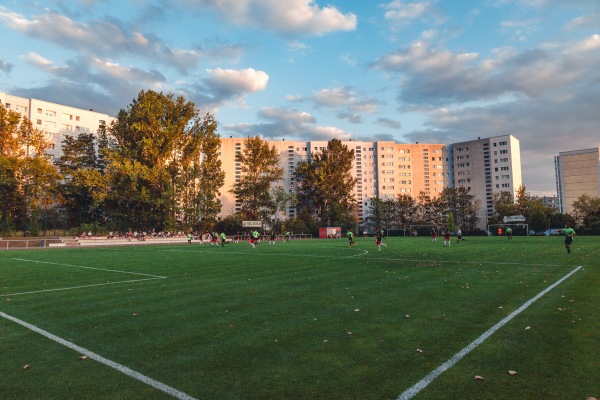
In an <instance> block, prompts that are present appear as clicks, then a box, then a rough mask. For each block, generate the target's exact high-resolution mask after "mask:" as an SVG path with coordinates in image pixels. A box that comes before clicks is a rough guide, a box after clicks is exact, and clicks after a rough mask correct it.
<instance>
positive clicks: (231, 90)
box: [205, 68, 269, 95]
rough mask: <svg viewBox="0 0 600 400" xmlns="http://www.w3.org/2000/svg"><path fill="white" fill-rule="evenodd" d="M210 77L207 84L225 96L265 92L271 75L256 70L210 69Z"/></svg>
mask: <svg viewBox="0 0 600 400" xmlns="http://www.w3.org/2000/svg"><path fill="white" fill-rule="evenodd" d="M206 72H207V73H208V74H209V75H210V77H209V78H207V79H205V82H206V83H207V84H208V85H209V86H210V87H212V88H214V89H215V90H217V91H218V92H220V93H222V94H225V95H236V94H242V93H252V92H258V91H262V90H265V89H266V87H267V82H268V81H269V75H267V73H266V72H264V71H257V70H255V69H254V68H247V69H241V70H237V69H222V68H216V69H208V70H206Z"/></svg>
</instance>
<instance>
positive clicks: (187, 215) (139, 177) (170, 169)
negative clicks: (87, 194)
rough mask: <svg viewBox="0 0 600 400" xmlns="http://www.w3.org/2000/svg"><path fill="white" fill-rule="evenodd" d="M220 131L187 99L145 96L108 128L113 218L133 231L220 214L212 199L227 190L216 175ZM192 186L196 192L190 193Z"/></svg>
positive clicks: (170, 226) (178, 224) (173, 226)
mask: <svg viewBox="0 0 600 400" xmlns="http://www.w3.org/2000/svg"><path fill="white" fill-rule="evenodd" d="M215 131H216V123H215V122H214V119H213V118H212V116H210V115H209V114H207V115H206V116H205V117H201V116H200V114H199V111H198V110H196V108H195V105H194V103H192V102H189V101H186V100H185V99H184V98H183V97H182V96H180V97H177V98H176V97H175V96H174V95H173V94H168V95H165V94H163V93H157V92H154V91H147V92H144V91H142V92H140V93H139V95H138V97H137V98H136V99H134V100H133V102H132V103H131V104H130V105H129V106H128V107H127V109H122V110H120V111H119V113H118V115H117V119H116V121H115V122H114V123H113V124H112V125H111V126H110V127H109V128H108V133H109V134H110V137H111V141H110V146H109V150H108V151H107V152H106V156H105V157H106V160H107V173H108V175H109V177H110V181H111V191H110V195H109V197H108V199H107V200H108V204H109V211H110V213H111V215H113V216H118V218H119V219H121V220H122V224H123V225H127V226H128V227H131V226H138V227H140V228H142V227H146V228H150V227H155V228H159V229H177V228H178V227H179V228H183V224H184V223H190V221H192V220H193V219H194V218H195V217H196V216H199V215H206V214H211V215H212V214H214V211H213V209H214V208H216V207H218V206H220V205H219V203H218V202H215V201H214V199H213V198H212V197H211V196H212V194H214V193H216V192H217V191H218V189H219V187H220V186H219V185H222V180H221V179H219V176H220V177H221V178H222V175H220V174H218V173H216V174H212V170H213V169H217V171H218V166H219V163H218V162H215V157H214V151H213V149H214V141H215V140H216V138H218V136H216V133H215ZM203 149H205V150H207V154H208V155H207V159H208V164H209V166H207V168H206V171H208V172H206V173H204V174H203V171H202V167H201V166H200V167H198V165H197V164H201V160H200V155H201V153H202V150H203ZM211 174H212V175H211ZM190 182H194V184H193V185H190ZM198 182H199V183H198ZM211 185H213V186H211ZM190 187H192V191H191V192H190V191H185V190H184V189H187V188H190ZM181 191H184V193H183V194H181ZM202 196H204V197H203V198H202ZM206 199H208V200H207V201H205V200H206ZM210 202H212V203H210ZM190 204H193V205H194V207H190ZM207 204H208V205H207ZM201 206H203V207H204V206H206V207H207V208H208V210H209V211H206V210H204V211H203V210H202V209H201ZM182 215H183V218H182Z"/></svg>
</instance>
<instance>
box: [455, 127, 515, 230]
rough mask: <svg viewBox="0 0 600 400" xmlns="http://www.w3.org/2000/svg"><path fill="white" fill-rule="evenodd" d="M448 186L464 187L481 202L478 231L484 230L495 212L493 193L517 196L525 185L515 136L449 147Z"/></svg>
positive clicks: (503, 136) (486, 139)
mask: <svg viewBox="0 0 600 400" xmlns="http://www.w3.org/2000/svg"><path fill="white" fill-rule="evenodd" d="M445 155H446V160H447V173H448V174H449V175H447V180H448V186H449V187H457V188H458V187H465V188H467V189H469V190H470V192H471V194H473V195H475V198H476V199H477V200H478V202H479V211H478V213H477V216H478V217H479V228H481V229H485V227H486V226H487V223H488V219H489V217H491V215H492V214H493V212H494V203H493V199H494V194H495V193H498V192H509V193H511V194H512V195H513V198H514V197H515V195H516V192H517V190H518V189H519V187H520V186H521V185H522V183H523V181H522V179H523V178H522V174H521V149H520V144H519V140H518V139H517V138H515V137H514V136H513V135H502V136H494V137H491V138H484V139H481V138H477V140H471V141H467V142H460V143H454V144H452V145H448V146H447V148H446V153H445Z"/></svg>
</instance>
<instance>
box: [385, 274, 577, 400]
mask: <svg viewBox="0 0 600 400" xmlns="http://www.w3.org/2000/svg"><path fill="white" fill-rule="evenodd" d="M581 268H582V266H579V267H577V268H575V269H574V270H573V271H571V272H569V273H568V274H567V275H565V276H563V277H562V278H561V279H559V280H558V281H556V282H555V283H554V284H552V285H550V286H548V287H547V288H546V289H544V290H543V291H541V292H540V293H538V294H537V295H536V296H534V297H532V298H531V299H530V300H528V301H527V302H526V303H525V304H523V305H522V306H521V307H519V308H517V309H516V310H515V311H513V312H512V313H510V314H509V315H507V316H506V317H505V318H504V319H503V320H501V321H500V322H498V323H497V324H496V325H494V326H492V327H491V328H490V329H488V330H487V331H485V333H483V334H482V335H481V336H479V337H478V338H477V339H475V340H474V341H473V342H471V343H470V344H469V345H468V346H467V347H465V348H464V349H462V350H461V351H459V352H458V353H456V354H455V355H454V356H452V358H450V359H449V360H448V361H446V362H445V363H443V364H442V365H440V366H439V367H437V368H436V369H434V370H433V371H431V372H430V373H429V374H428V375H427V376H426V377H425V378H423V379H421V380H420V381H419V382H417V383H416V384H414V385H413V386H412V387H410V388H409V389H407V390H406V391H404V392H403V393H402V394H401V395H400V396H398V398H397V400H409V399H412V398H413V397H414V396H416V395H417V393H419V392H420V391H421V390H423V389H425V388H426V387H427V386H428V385H429V384H430V383H431V382H433V381H434V380H435V379H436V378H437V377H438V376H440V375H441V374H443V373H444V372H445V371H447V370H448V369H450V368H452V367H453V366H454V365H455V364H456V363H458V362H459V361H460V360H461V359H462V358H463V357H465V356H466V355H467V354H469V353H470V352H471V351H473V350H474V349H475V348H476V347H477V346H479V345H480V344H481V343H483V342H484V341H485V340H486V339H487V338H489V337H490V336H492V335H493V334H494V333H495V332H496V331H497V330H498V329H500V328H502V327H503V326H504V325H506V324H507V323H508V322H509V321H510V320H512V319H513V318H514V317H516V316H517V315H519V314H520V313H521V312H523V311H524V310H525V309H527V308H528V307H529V306H531V305H532V304H533V303H534V302H535V301H537V300H538V299H540V298H541V297H542V296H544V295H545V294H546V293H548V292H549V291H551V290H552V289H554V288H555V287H557V286H558V285H560V284H561V283H563V282H564V281H565V280H567V279H568V278H569V277H571V275H573V274H574V273H575V272H577V271H579V270H580V269H581Z"/></svg>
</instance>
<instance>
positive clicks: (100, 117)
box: [0, 92, 114, 158]
mask: <svg viewBox="0 0 600 400" xmlns="http://www.w3.org/2000/svg"><path fill="white" fill-rule="evenodd" d="M0 102H1V103H2V104H4V106H5V107H6V108H7V109H9V110H13V111H17V112H19V113H20V114H21V115H23V116H25V117H27V118H28V119H29V120H30V121H31V124H32V126H33V127H34V128H36V129H39V130H41V131H43V132H44V133H45V134H46V138H47V139H48V140H49V141H50V142H51V147H50V149H48V154H49V155H50V156H52V157H54V158H56V157H60V156H61V155H62V142H63V140H64V138H65V136H72V137H77V136H79V135H80V134H81V133H93V134H96V133H97V131H98V128H99V127H100V125H101V124H103V123H104V124H106V125H110V123H111V122H112V121H113V119H114V118H113V117H111V116H110V115H107V114H102V113H98V112H95V111H92V110H83V109H80V108H75V107H69V106H64V105H61V104H56V103H50V102H47V101H43V100H37V99H30V98H25V97H18V96H13V95H10V94H7V93H4V92H0Z"/></svg>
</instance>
